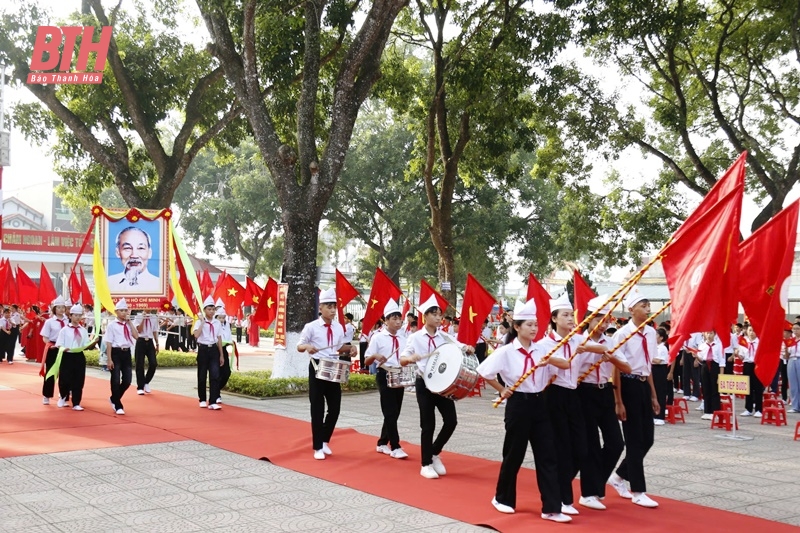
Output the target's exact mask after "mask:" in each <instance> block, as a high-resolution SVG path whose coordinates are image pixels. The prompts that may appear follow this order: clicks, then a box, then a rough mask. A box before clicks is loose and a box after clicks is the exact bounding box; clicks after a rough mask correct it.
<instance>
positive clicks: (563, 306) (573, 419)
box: [509, 292, 607, 515]
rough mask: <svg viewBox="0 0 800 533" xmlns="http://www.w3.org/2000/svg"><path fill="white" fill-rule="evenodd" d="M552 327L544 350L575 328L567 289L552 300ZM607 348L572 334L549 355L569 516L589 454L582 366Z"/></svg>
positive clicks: (551, 406) (550, 394)
mask: <svg viewBox="0 0 800 533" xmlns="http://www.w3.org/2000/svg"><path fill="white" fill-rule="evenodd" d="M550 328H551V331H550V333H548V334H547V335H545V336H544V337H542V339H541V340H540V341H539V342H538V344H539V346H541V348H542V350H544V352H545V353H548V352H550V351H551V350H552V349H553V348H555V347H556V345H557V344H558V342H559V341H560V340H561V339H562V338H564V337H565V336H566V335H567V334H568V333H569V332H570V331H572V330H573V329H575V312H574V310H573V309H572V304H571V303H570V301H569V295H568V294H567V293H566V292H565V293H564V294H562V295H561V296H560V297H559V298H557V299H555V300H550ZM509 334H510V333H509ZM606 349H607V348H606V347H605V346H603V345H602V344H597V343H594V342H591V341H589V342H587V343H585V344H584V337H583V335H573V336H572V337H571V338H570V340H569V342H567V343H566V344H564V345H563V346H562V347H561V348H559V349H558V351H556V352H555V354H553V356H552V357H551V358H550V360H551V361H552V364H553V365H554V366H555V367H556V368H557V370H554V371H553V374H554V376H555V380H553V382H552V383H551V384H550V386H549V387H548V388H547V391H546V392H545V395H546V398H547V409H548V411H549V413H550V424H552V426H553V435H554V437H555V446H556V449H557V450H558V458H557V459H558V482H559V487H560V491H561V512H562V513H564V514H568V515H577V514H579V511H578V510H577V509H575V507H574V506H573V503H574V499H573V494H572V480H573V479H575V476H576V475H577V473H578V469H579V468H580V466H581V465H582V464H584V463H585V461H586V454H587V453H588V450H587V446H586V421H585V420H584V417H583V409H582V408H581V400H580V397H579V396H578V390H577V389H578V377H579V376H580V372H579V369H580V368H581V367H582V366H583V365H584V361H585V360H586V359H587V358H589V357H592V356H591V355H589V353H590V352H591V353H594V354H599V355H603V354H605V353H606ZM573 358H574V359H575V360H574V361H572V359H573Z"/></svg>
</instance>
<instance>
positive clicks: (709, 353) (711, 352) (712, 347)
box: [697, 338, 725, 367]
mask: <svg viewBox="0 0 800 533" xmlns="http://www.w3.org/2000/svg"><path fill="white" fill-rule="evenodd" d="M698 350H699V351H698V352H697V356H698V358H699V359H700V361H701V363H705V362H708V361H712V362H714V363H717V364H718V365H719V366H722V367H724V366H725V353H724V352H723V351H722V343H720V342H719V338H716V339H714V341H713V342H712V343H711V344H709V343H707V342H704V343H702V344H701V345H700V346H699V347H698Z"/></svg>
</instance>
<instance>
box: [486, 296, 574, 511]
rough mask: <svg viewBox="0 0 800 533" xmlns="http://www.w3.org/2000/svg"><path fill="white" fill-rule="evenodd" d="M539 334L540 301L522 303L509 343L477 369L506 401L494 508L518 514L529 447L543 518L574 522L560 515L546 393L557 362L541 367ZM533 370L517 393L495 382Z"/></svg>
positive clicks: (513, 379)
mask: <svg viewBox="0 0 800 533" xmlns="http://www.w3.org/2000/svg"><path fill="white" fill-rule="evenodd" d="M537 331H538V323H537V320H536V302H535V301H534V300H529V301H528V302H527V303H522V302H517V303H516V305H515V306H514V322H513V323H512V329H511V330H510V331H509V334H508V337H509V341H508V343H507V344H505V345H503V346H501V347H500V348H498V349H496V350H495V351H494V353H493V354H492V355H491V356H490V357H488V358H486V359H485V360H484V361H483V362H482V363H481V364H480V365H479V366H478V373H479V374H480V375H481V376H483V378H484V379H485V380H486V383H488V384H489V385H491V386H492V387H493V388H494V389H495V390H497V391H498V392H499V393H500V397H501V398H502V399H504V400H506V401H507V402H506V412H505V429H506V435H505V439H504V441H503V462H502V464H501V465H500V475H499V476H498V478H497V488H496V489H495V496H494V498H492V505H494V508H495V509H497V510H498V511H500V512H501V513H509V514H511V513H514V512H515V507H516V506H517V475H518V474H519V469H520V467H521V466H522V461H523V460H524V458H525V453H526V451H527V449H528V443H530V445H531V449H532V451H533V458H534V461H535V462H536V484H537V486H538V488H539V494H540V497H541V500H542V518H543V519H545V520H551V521H553V522H571V521H572V518H571V517H569V516H567V515H565V514H563V513H562V512H561V492H560V489H559V486H558V468H557V466H556V464H557V459H556V457H557V455H556V448H555V445H554V442H553V429H552V427H551V425H550V416H549V414H548V412H547V408H546V405H545V397H544V394H543V393H542V391H543V390H544V388H545V387H546V386H547V384H548V383H549V381H550V376H551V366H550V365H552V364H554V363H555V361H554V360H553V359H552V358H551V359H550V361H548V363H546V364H544V365H542V366H538V365H539V362H540V361H541V359H542V357H543V356H544V355H545V352H544V351H543V350H542V348H541V346H539V345H537V344H536V343H534V342H533V339H534V338H535V337H536V332H537ZM531 368H533V369H535V370H534V372H533V374H531V376H530V377H528V378H527V379H526V380H525V381H523V382H522V384H521V385H520V386H519V387H517V390H516V391H512V390H511V389H510V388H508V387H507V386H504V385H502V384H500V382H499V381H498V380H497V379H495V378H496V376H497V375H498V374H499V375H500V376H502V378H503V381H504V382H505V383H515V382H516V381H517V379H519V378H520V377H521V376H523V375H524V374H525V373H526V372H527V371H528V370H529V369H531Z"/></svg>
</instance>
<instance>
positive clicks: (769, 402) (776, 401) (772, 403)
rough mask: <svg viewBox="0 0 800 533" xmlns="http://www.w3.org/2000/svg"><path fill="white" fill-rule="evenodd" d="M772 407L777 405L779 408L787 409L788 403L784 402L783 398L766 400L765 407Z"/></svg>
mask: <svg viewBox="0 0 800 533" xmlns="http://www.w3.org/2000/svg"><path fill="white" fill-rule="evenodd" d="M770 407H777V408H778V409H784V410H785V409H786V404H785V403H783V400H782V399H781V398H772V399H769V400H764V405H763V408H764V409H769V408H770Z"/></svg>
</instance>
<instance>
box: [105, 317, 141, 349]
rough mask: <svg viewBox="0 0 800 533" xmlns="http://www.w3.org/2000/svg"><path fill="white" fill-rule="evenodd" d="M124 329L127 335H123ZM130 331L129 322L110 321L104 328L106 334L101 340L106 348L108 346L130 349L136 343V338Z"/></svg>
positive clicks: (131, 326) (131, 327) (131, 328)
mask: <svg viewBox="0 0 800 533" xmlns="http://www.w3.org/2000/svg"><path fill="white" fill-rule="evenodd" d="M126 329H127V335H126V333H125V330H126ZM132 330H133V325H132V324H130V323H129V322H120V321H119V320H112V321H110V322H109V323H108V325H107V326H106V334H105V335H104V336H103V340H104V341H105V343H106V346H108V345H109V344H110V345H111V347H112V348H130V347H131V346H133V343H134V342H136V337H135V336H134V333H133V331H132Z"/></svg>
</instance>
